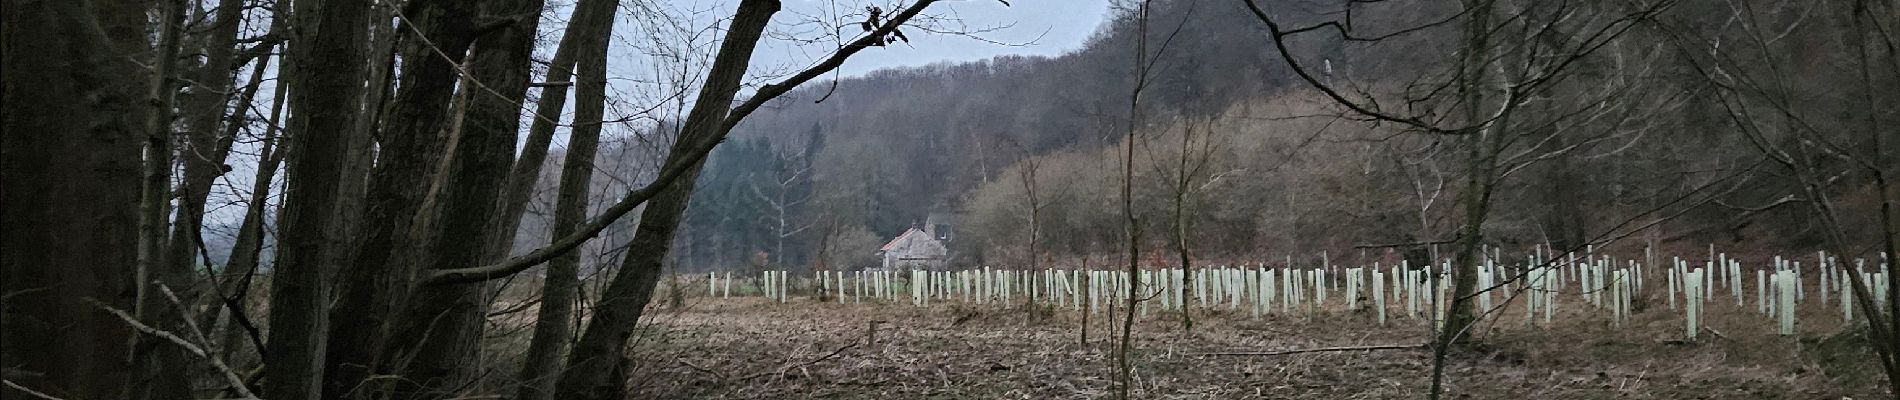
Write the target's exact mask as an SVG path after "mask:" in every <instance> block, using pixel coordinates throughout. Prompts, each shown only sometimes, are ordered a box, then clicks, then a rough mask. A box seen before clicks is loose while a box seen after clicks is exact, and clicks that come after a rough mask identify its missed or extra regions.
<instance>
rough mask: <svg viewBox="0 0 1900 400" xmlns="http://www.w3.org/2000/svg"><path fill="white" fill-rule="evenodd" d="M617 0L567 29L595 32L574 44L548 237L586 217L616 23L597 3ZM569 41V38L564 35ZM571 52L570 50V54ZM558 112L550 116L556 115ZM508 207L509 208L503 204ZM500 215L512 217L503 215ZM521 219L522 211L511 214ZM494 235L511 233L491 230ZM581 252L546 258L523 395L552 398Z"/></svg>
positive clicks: (581, 12)
mask: <svg viewBox="0 0 1900 400" xmlns="http://www.w3.org/2000/svg"><path fill="white" fill-rule="evenodd" d="M614 3H617V1H614V0H587V1H586V2H584V3H582V4H581V5H580V6H578V7H577V8H576V11H575V15H574V17H573V18H571V19H569V25H568V27H569V28H568V29H569V33H568V34H569V35H576V34H579V35H588V36H595V38H594V39H591V40H584V41H582V40H576V43H585V45H587V46H588V47H586V48H580V49H576V50H575V51H573V52H572V53H579V54H578V55H577V56H576V58H578V59H579V60H578V61H577V62H576V63H577V64H578V67H579V69H580V71H579V74H578V75H577V78H578V79H576V80H577V81H578V82H575V83H576V86H577V87H576V88H575V93H574V101H575V103H576V104H575V110H574V129H573V131H572V132H571V133H570V134H569V135H568V138H569V139H568V144H567V157H566V159H565V160H563V161H562V162H561V186H560V194H559V196H558V198H557V199H556V200H555V208H554V225H553V229H552V231H553V232H552V235H551V236H549V237H557V238H558V237H564V236H568V235H572V234H574V233H575V232H577V231H578V227H579V226H580V225H581V223H583V222H585V221H586V219H587V200H588V196H589V192H591V191H592V190H591V189H592V188H591V183H592V180H593V175H594V155H595V153H596V151H597V150H598V149H599V147H600V130H601V120H602V119H603V118H602V111H603V109H604V108H605V107H606V91H607V47H608V42H607V41H605V40H600V39H604V38H606V37H608V36H609V35H610V34H611V31H612V29H613V20H614V18H613V14H612V13H611V12H600V10H598V9H596V8H603V7H602V6H603V5H604V6H605V7H604V8H605V9H611V8H612V7H613V5H614ZM563 41H564V42H565V40H563ZM572 53H570V54H572ZM558 115H559V113H556V114H555V115H554V116H552V117H558ZM504 211H505V210H504ZM501 217H502V218H510V216H508V215H502V216H501ZM513 218H514V219H516V220H519V215H516V216H514V217H513ZM491 234H493V235H496V236H504V235H506V236H512V235H507V234H506V233H503V232H492V233H491ZM579 264H580V252H579V251H578V250H577V251H569V252H566V253H563V254H562V255H561V256H559V257H555V258H554V259H553V260H551V261H549V262H548V270H547V277H546V278H545V280H544V283H543V284H542V287H541V310H540V314H539V315H538V316H537V317H536V320H535V325H534V336H533V338H532V339H530V340H529V343H528V352H527V354H526V355H525V356H524V357H523V358H524V360H523V361H522V365H521V373H520V375H519V376H520V379H519V380H520V382H521V389H520V391H519V392H518V393H517V394H516V396H515V398H516V399H520V400H546V399H552V398H553V394H554V390H553V389H554V380H555V379H557V378H558V377H559V376H560V373H559V371H560V366H561V354H562V351H563V350H565V349H566V347H567V343H568V341H570V340H572V339H573V336H574V334H573V328H572V327H571V326H570V325H571V324H572V323H573V318H574V297H575V292H576V290H577V289H578V286H579V279H580V278H579Z"/></svg>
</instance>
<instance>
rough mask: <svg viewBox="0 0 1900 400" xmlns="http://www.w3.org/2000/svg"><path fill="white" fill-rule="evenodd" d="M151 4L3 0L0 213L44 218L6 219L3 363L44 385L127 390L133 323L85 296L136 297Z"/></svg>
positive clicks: (126, 304)
mask: <svg viewBox="0 0 1900 400" xmlns="http://www.w3.org/2000/svg"><path fill="white" fill-rule="evenodd" d="M144 6H145V4H138V3H133V2H99V3H85V2H67V1H40V2H6V3H5V5H4V6H0V19H4V24H0V38H4V39H0V43H3V44H0V46H4V47H0V49H3V50H0V53H4V55H0V70H3V71H4V72H3V73H0V82H4V87H5V89H4V90H0V97H4V99H3V100H0V127H3V128H0V137H3V139H0V141H3V142H4V143H6V145H5V146H3V147H0V171H4V172H0V173H3V174H4V175H5V181H6V185H5V186H0V204H5V206H4V207H0V221H4V222H3V223H0V224H3V225H5V226H8V227H33V228H32V229H6V230H4V231H0V293H6V295H5V296H0V309H3V310H4V312H3V313H0V329H3V330H4V336H0V337H4V340H0V364H3V365H5V366H6V369H7V371H8V372H7V379H8V380H9V381H12V382H13V383H16V384H19V385H20V386H22V387H25V388H28V389H31V390H34V391H38V392H43V393H48V394H52V395H56V396H64V397H67V398H88V399H93V398H98V399H104V398H124V397H126V396H127V393H125V392H124V388H125V385H124V384H125V382H126V379H128V378H129V377H130V374H129V372H130V371H132V370H133V368H132V364H131V363H130V362H128V360H127V359H126V357H125V355H126V354H127V350H128V342H127V341H126V339H127V338H129V337H131V335H132V330H131V329H130V328H129V327H127V326H126V325H125V324H124V323H123V322H121V321H119V320H118V319H117V318H116V317H114V316H113V315H111V314H109V313H106V312H104V311H103V310H101V309H100V308H99V307H98V306H97V305H95V304H93V303H91V302H89V301H88V300H86V299H93V300H96V301H98V302H100V303H103V304H104V305H108V306H112V307H115V308H120V309H129V308H132V306H133V304H134V301H135V300H136V299H135V295H134V292H135V289H134V286H133V282H134V281H133V280H132V277H133V276H134V274H135V272H136V270H135V269H134V266H135V265H136V264H135V263H136V261H137V256H138V254H137V249H138V232H137V231H135V230H133V229H129V228H130V227H132V226H135V225H136V224H137V223H138V216H139V214H138V204H139V198H140V190H139V182H140V180H139V177H140V167H139V165H140V164H139V160H140V156H139V151H140V150H139V149H140V146H141V144H142V143H143V140H144V138H145V130H143V129H142V128H141V126H140V122H141V119H140V118H139V115H140V114H139V113H140V112H141V111H142V108H143V107H144V104H145V103H143V102H141V101H140V98H141V97H142V95H143V93H144V91H143V90H141V89H142V88H143V84H144V83H145V81H144V80H143V79H142V78H141V76H142V75H143V74H141V73H139V72H137V71H139V67H138V66H137V65H136V64H135V63H134V62H133V61H134V60H132V59H131V58H130V57H126V56H125V55H126V54H129V52H126V51H124V50H126V49H144V48H146V46H147V45H146V44H145V43H146V42H145V37H144V36H143V33H144V32H145V31H146V29H147V22H146V19H145V14H144V12H145V8H144ZM127 32H134V33H137V34H135V35H126V34H125V33H127ZM16 372H17V373H16ZM0 397H6V398H15V397H21V398H24V397H28V395H27V394H26V393H23V392H20V391H18V390H16V389H12V388H0Z"/></svg>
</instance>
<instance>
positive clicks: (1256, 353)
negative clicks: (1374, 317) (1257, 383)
mask: <svg viewBox="0 0 1900 400" xmlns="http://www.w3.org/2000/svg"><path fill="white" fill-rule="evenodd" d="M1423 348H1425V347H1424V346H1421V345H1416V344H1386V345H1377V346H1345V347H1320V348H1313V349H1297V350H1280V351H1236V352H1221V353H1200V354H1195V355H1197V356H1283V355H1288V354H1300V353H1323V352H1334V351H1371V350H1416V349H1423Z"/></svg>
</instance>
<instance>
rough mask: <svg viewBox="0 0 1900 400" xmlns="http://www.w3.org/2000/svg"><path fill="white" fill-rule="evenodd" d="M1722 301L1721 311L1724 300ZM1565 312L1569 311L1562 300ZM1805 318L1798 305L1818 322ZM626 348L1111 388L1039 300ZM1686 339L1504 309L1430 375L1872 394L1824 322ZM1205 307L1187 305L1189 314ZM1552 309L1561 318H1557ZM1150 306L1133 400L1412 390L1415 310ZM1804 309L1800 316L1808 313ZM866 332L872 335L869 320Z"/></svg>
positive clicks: (768, 382) (777, 391) (832, 314)
mask: <svg viewBox="0 0 1900 400" xmlns="http://www.w3.org/2000/svg"><path fill="white" fill-rule="evenodd" d="M1730 306H1731V307H1732V305H1730ZM1573 308H1581V307H1573ZM1822 311H1823V310H1815V311H1813V314H1817V315H1822V314H1824V313H1822ZM656 312H657V314H658V315H655V316H654V318H652V319H650V321H651V322H650V323H648V324H647V325H646V327H645V328H644V329H642V330H641V331H640V332H638V333H637V337H636V340H635V344H634V345H633V346H632V348H631V352H632V355H631V357H633V359H634V361H635V362H634V363H633V365H636V366H637V367H636V369H635V370H634V371H630V372H629V374H630V376H631V382H632V384H631V385H630V387H631V388H632V390H634V392H635V393H636V395H637V397H638V398H664V399H689V398H690V399H805V398H826V399H833V398H835V399H1085V398H1108V397H1112V396H1113V392H1112V390H1113V385H1112V382H1113V379H1114V371H1115V370H1114V369H1113V367H1112V365H1113V363H1114V358H1113V354H1114V353H1113V351H1112V347H1111V346H1112V343H1113V342H1112V341H1111V340H1109V339H1110V333H1109V326H1108V325H1106V323H1105V321H1104V320H1105V318H1102V317H1101V315H1100V314H1096V315H1094V316H1091V317H1090V318H1089V321H1088V323H1089V325H1090V327H1091V328H1090V329H1089V331H1088V332H1087V334H1088V342H1087V344H1082V343H1081V340H1082V334H1083V332H1082V330H1081V329H1080V328H1079V326H1080V325H1081V321H1080V318H1081V315H1080V314H1079V313H1074V312H1069V311H1066V310H1052V309H1050V308H1047V307H1023V306H1018V307H1014V308H1008V309H1004V308H998V307H997V306H995V305H985V306H980V307H979V306H972V305H959V304H954V303H940V304H933V305H931V306H930V307H928V308H916V307H912V306H910V305H908V304H901V305H899V304H881V305H873V304H868V303H867V304H862V305H859V304H837V303H831V302H825V303H820V302H816V301H814V300H809V299H794V300H792V301H791V302H789V303H785V304H770V303H766V302H765V301H764V300H762V299H759V298H745V299H737V298H735V299H729V300H722V299H706V298H699V299H689V300H687V302H686V305H685V306H684V307H679V308H676V309H669V310H658V309H656ZM1710 312H1711V314H1712V315H1713V316H1712V317H1710V318H1709V319H1710V321H1709V325H1710V328H1711V330H1709V331H1706V333H1705V334H1704V335H1703V336H1702V338H1701V340H1699V341H1697V342H1686V341H1682V340H1680V339H1681V337H1682V331H1683V327H1682V325H1681V320H1680V318H1678V317H1677V316H1675V315H1673V314H1672V313H1669V312H1668V311H1667V310H1660V311H1655V310H1652V311H1651V312H1644V313H1641V314H1639V315H1638V316H1637V318H1636V319H1635V320H1634V321H1632V322H1631V325H1630V326H1628V327H1624V328H1612V327H1610V326H1608V321H1607V320H1605V319H1601V318H1596V317H1594V315H1596V314H1590V313H1585V312H1583V311H1577V312H1576V313H1578V314H1582V315H1583V316H1572V318H1559V320H1560V321H1561V320H1570V321H1571V322H1560V323H1558V324H1556V325H1555V326H1543V327H1534V328H1533V327H1525V326H1523V323H1522V321H1523V318H1522V317H1521V315H1517V316H1514V315H1513V314H1508V313H1507V314H1505V315H1504V316H1503V318H1501V319H1499V320H1498V321H1499V322H1497V323H1495V324H1487V325H1486V328H1487V330H1486V333H1484V334H1483V335H1481V336H1480V337H1479V338H1477V341H1476V343H1475V344H1473V345H1471V346H1469V347H1468V348H1466V349H1464V350H1460V351H1457V352H1454V353H1453V354H1451V356H1450V361H1449V362H1448V364H1447V367H1446V381H1445V383H1444V385H1445V388H1446V389H1445V393H1446V394H1447V395H1446V397H1445V398H1449V399H1845V398H1853V399H1879V398H1886V397H1885V396H1887V395H1886V394H1885V389H1884V388H1883V387H1882V386H1880V385H1881V382H1880V380H1879V378H1878V376H1877V375H1878V367H1876V366H1874V364H1873V363H1872V362H1870V361H1868V359H1867V358H1868V357H1871V354H1872V353H1871V351H1870V350H1868V349H1867V347H1866V345H1865V342H1864V341H1862V340H1863V339H1860V338H1859V337H1858V336H1855V335H1853V334H1851V333H1846V334H1843V333H1840V332H1841V330H1840V329H1839V322H1838V319H1839V317H1838V315H1836V316H1835V317H1834V320H1835V321H1834V322H1833V323H1832V324H1829V323H1826V322H1812V323H1807V324H1804V325H1803V329H1802V334H1801V335H1798V336H1796V337H1780V336H1776V335H1774V334H1773V331H1772V329H1773V326H1772V323H1771V322H1770V321H1769V320H1767V319H1765V318H1761V317H1758V316H1755V315H1750V314H1748V313H1747V312H1746V311H1740V310H1739V309H1735V310H1725V309H1723V307H1722V306H1720V305H1716V306H1713V307H1712V309H1711V310H1710ZM1203 314H1205V315H1203ZM1566 315H1569V314H1566ZM1195 317H1196V318H1195V327H1194V329H1193V330H1192V331H1185V330H1183V329H1182V328H1181V323H1180V319H1179V318H1180V317H1179V314H1175V313H1158V312H1152V310H1151V312H1150V313H1149V314H1148V316H1147V317H1146V318H1143V319H1138V320H1137V325H1136V329H1135V330H1136V333H1135V337H1136V345H1135V354H1136V357H1135V358H1134V360H1133V364H1134V365H1135V381H1136V382H1135V385H1136V387H1135V389H1134V395H1135V396H1134V397H1136V398H1146V399H1236V398H1265V399H1294V398H1298V399H1392V398H1423V397H1424V396H1425V393H1426V392H1427V390H1428V388H1429V387H1430V385H1431V380H1430V370H1431V352H1430V351H1428V350H1423V349H1417V348H1409V349H1385V350H1370V351H1332V352H1310V353H1297V354H1285V355H1230V354H1219V353H1233V352H1264V351H1282V350H1298V349H1314V348H1323V347H1340V346H1368V345H1388V344H1396V345H1411V344H1417V343H1421V342H1422V338H1424V337H1426V336H1427V329H1426V327H1425V324H1426V322H1425V321H1424V320H1423V319H1408V318H1404V317H1399V318H1397V319H1396V320H1395V321H1393V322H1392V323H1391V324H1389V325H1388V326H1386V327H1379V326H1378V325H1377V323H1376V322H1375V321H1374V320H1373V317H1372V316H1371V315H1369V314H1368V313H1365V312H1356V313H1355V312H1347V311H1343V310H1342V311H1337V312H1334V313H1331V314H1325V315H1322V316H1316V317H1315V316H1307V317H1288V316H1284V315H1268V316H1262V317H1252V316H1249V315H1247V314H1246V312H1244V311H1242V312H1239V313H1233V312H1229V311H1225V310H1221V309H1216V310H1212V311H1208V310H1199V311H1196V315H1195ZM1825 318H1826V317H1825V316H1816V317H1814V319H1815V320H1817V321H1821V320H1825ZM872 326H875V327H876V328H875V330H874V331H873V330H872V329H871V327H872Z"/></svg>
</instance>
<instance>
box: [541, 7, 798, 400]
mask: <svg viewBox="0 0 1900 400" xmlns="http://www.w3.org/2000/svg"><path fill="white" fill-rule="evenodd" d="M778 9H779V3H778V1H776V0H745V1H743V2H741V3H739V10H738V12H737V13H736V14H734V16H733V19H732V24H731V26H730V27H729V28H728V33H727V34H726V37H725V39H724V42H723V43H721V44H720V47H719V54H718V56H717V58H715V59H714V60H713V68H712V71H711V72H710V73H709V74H708V75H707V79H706V85H705V87H703V88H701V90H700V92H699V96H698V98H697V100H696V101H695V102H694V103H693V104H694V105H693V111H692V112H691V114H689V115H688V117H687V120H686V126H685V128H684V129H683V130H681V131H680V137H678V138H675V140H674V141H673V146H672V149H671V150H670V151H669V152H668V153H667V157H666V158H667V160H666V162H665V164H664V165H668V166H672V165H675V164H678V163H681V162H684V161H683V160H681V159H682V158H688V157H690V156H689V154H691V153H692V151H691V149H693V148H694V146H695V145H697V144H699V142H701V141H704V140H706V138H708V137H712V138H716V137H717V136H719V134H720V133H721V132H722V131H724V130H726V129H731V128H730V127H728V126H724V125H725V118H726V114H727V113H728V111H729V110H728V108H729V107H730V106H731V104H732V99H733V97H734V96H736V95H737V94H738V91H739V84H740V81H741V80H742V79H743V78H744V77H745V71H746V67H747V64H749V63H750V62H751V60H752V50H753V48H755V47H756V46H757V45H758V42H759V39H760V37H761V36H762V35H763V34H764V32H765V26H766V24H767V23H769V22H771V20H772V14H775V13H777V12H778ZM704 160H705V159H704V158H698V159H696V160H693V161H692V165H690V166H689V167H688V169H687V171H686V172H685V173H684V174H683V175H680V176H679V178H678V179H679V180H678V181H676V182H674V183H673V184H672V185H671V186H669V187H667V188H666V189H664V190H661V191H660V193H659V194H658V195H657V196H655V197H654V198H653V200H651V201H649V202H648V203H647V205H646V209H645V210H643V211H642V212H641V214H640V224H639V227H638V228H636V229H635V232H634V237H633V242H632V243H629V244H628V248H627V257H626V259H625V260H624V262H623V263H622V264H621V267H620V273H619V274H617V275H615V276H614V279H613V282H612V283H611V284H609V286H608V287H607V290H606V291H605V292H603V293H602V294H601V299H600V303H599V305H598V306H597V307H596V308H595V310H596V311H595V314H594V320H593V322H591V323H589V324H588V325H587V329H586V330H585V331H584V332H583V333H582V334H581V338H580V341H578V342H576V343H575V344H574V350H573V351H572V352H571V353H570V355H569V356H568V361H567V371H566V373H564V374H562V376H561V379H560V380H559V381H558V382H559V383H558V384H557V385H556V391H555V393H556V396H555V397H556V398H562V399H591V400H605V399H611V398H617V397H618V396H620V395H621V393H618V392H619V390H618V387H619V385H618V384H617V383H616V382H615V381H617V380H618V377H617V376H615V375H613V374H612V372H613V371H614V370H615V369H616V368H614V366H615V365H617V364H619V363H620V362H621V360H622V354H621V348H623V347H625V346H626V344H627V337H628V336H629V335H631V334H632V333H633V328H634V326H635V324H636V323H637V322H638V321H639V320H640V314H641V313H642V311H644V310H645V309H646V306H647V303H648V302H649V301H650V300H651V299H652V296H653V288H654V285H655V284H657V283H658V282H659V276H660V267H661V265H660V264H661V261H663V260H665V259H666V256H667V249H668V247H669V246H671V245H672V244H673V233H674V231H675V230H677V229H678V228H679V221H680V216H681V214H682V213H683V212H684V211H685V210H686V203H687V200H688V199H689V198H690V197H691V195H692V191H693V184H694V181H695V180H696V179H695V177H697V176H698V175H699V166H701V165H704V164H705V163H704Z"/></svg>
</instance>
